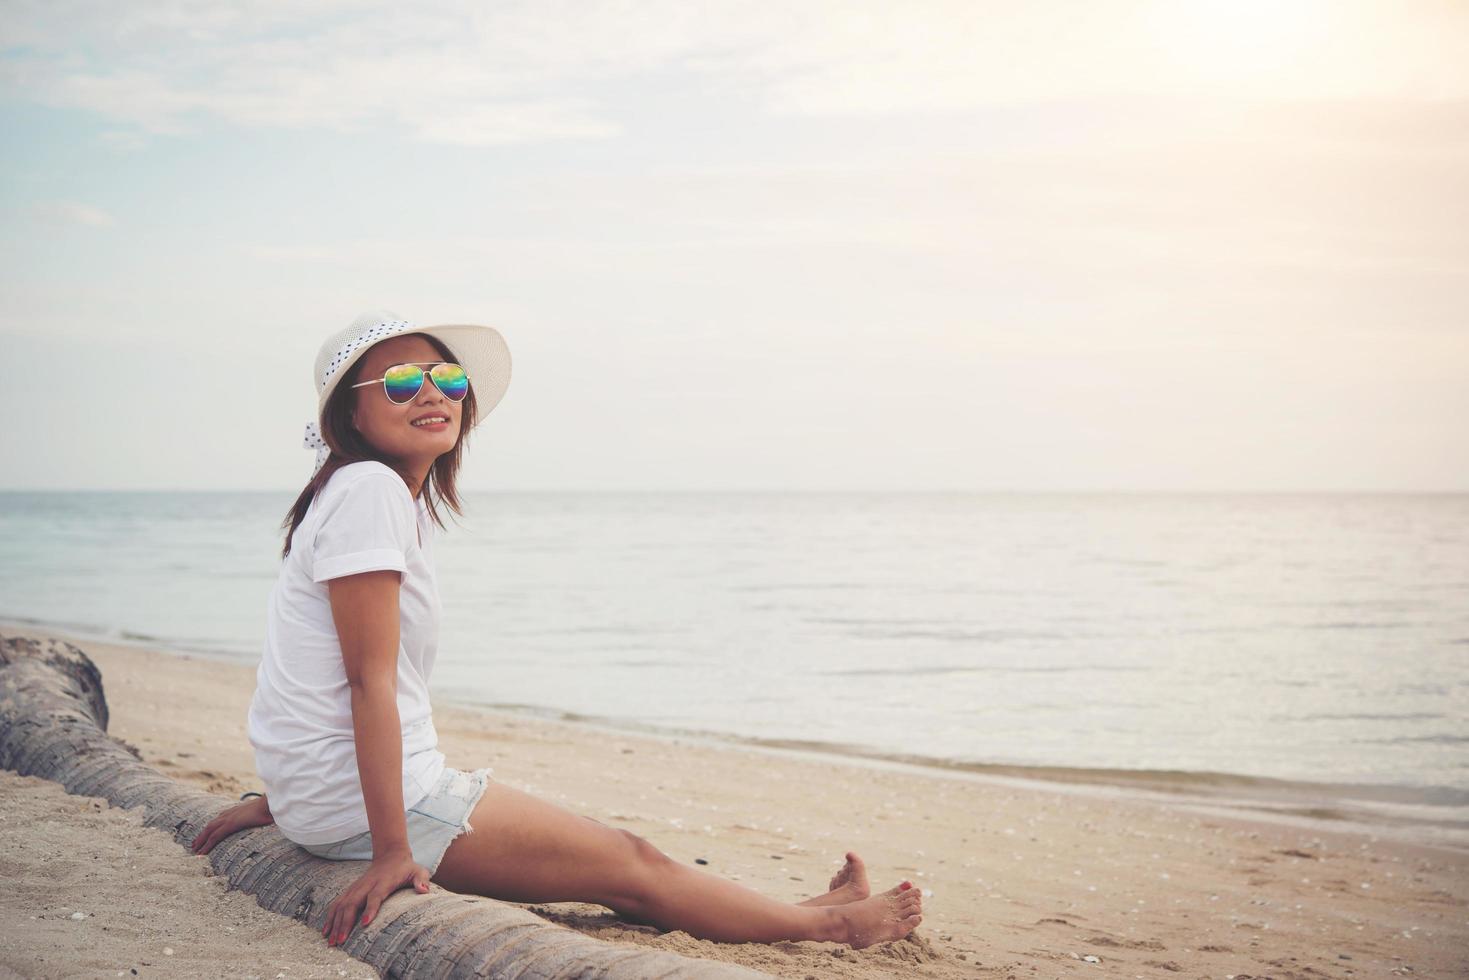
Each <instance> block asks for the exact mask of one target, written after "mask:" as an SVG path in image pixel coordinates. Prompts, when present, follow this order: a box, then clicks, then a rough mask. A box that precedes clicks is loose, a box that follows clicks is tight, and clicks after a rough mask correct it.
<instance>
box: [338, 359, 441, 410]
mask: <svg viewBox="0 0 1469 980" xmlns="http://www.w3.org/2000/svg"><path fill="white" fill-rule="evenodd" d="M428 364H432V365H433V370H432V371H425V370H424V369H423V368H424V366H425V365H428ZM425 376H427V377H430V378H433V379H434V385H435V387H437V388H438V389H439V390H440V391H442V392H443V393H444V397H445V398H447V399H449V400H450V401H455V402H457V401H463V400H464V396H465V395H467V394H469V375H467V374H465V373H464V368H462V367H460V366H459V365H458V364H452V363H450V362H448V361H416V362H413V363H409V364H394V365H392V366H391V367H389V368H388V369H387V370H386V371H384V372H383V376H382V377H381V378H373V379H372V380H371V381H359V382H358V383H357V384H355V385H353V386H352V387H353V388H361V387H362V386H364V385H375V384H381V385H382V386H383V391H384V392H386V393H387V396H388V401H390V402H392V403H393V404H394V405H407V404H408V403H409V402H411V401H413V399H415V398H417V397H418V392H419V391H420V390H421V389H422V388H423V379H424V377H425Z"/></svg>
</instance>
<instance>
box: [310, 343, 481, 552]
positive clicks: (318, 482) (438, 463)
mask: <svg viewBox="0 0 1469 980" xmlns="http://www.w3.org/2000/svg"><path fill="white" fill-rule="evenodd" d="M398 336H400V337H423V338H424V339H425V340H427V341H428V342H429V343H430V344H433V346H434V350H436V351H438V352H439V357H440V358H442V359H443V360H446V361H453V360H454V352H453V351H451V350H449V348H448V346H446V345H445V344H444V342H443V341H441V340H439V339H438V338H437V337H430V336H429V335H428V334H424V333H413V334H398ZM368 349H369V350H371V348H368ZM362 361H363V358H362V357H359V358H357V360H356V361H354V362H353V363H352V366H351V367H350V368H348V369H347V373H346V375H345V376H344V377H343V378H342V379H341V380H340V381H338V382H337V386H336V388H335V389H333V390H332V393H331V396H330V397H329V398H327V400H326V405H325V407H323V408H322V410H321V437H322V438H323V439H324V440H326V444H327V446H329V447H330V448H331V455H330V456H328V457H327V460H326V462H325V463H323V464H322V466H321V469H320V470H319V471H318V472H317V473H316V475H315V476H313V477H312V478H311V480H310V481H309V482H308V483H307V484H306V489H304V490H302V491H301V494H300V496H298V497H297V498H296V502H295V503H294V504H292V505H291V510H290V512H289V513H288V514H286V518H285V520H283V521H281V528H282V529H283V530H284V531H285V532H286V543H285V547H283V548H282V549H281V558H282V559H284V558H286V557H287V556H288V555H290V553H291V536H292V535H293V534H295V532H296V528H297V527H298V526H299V525H300V523H301V521H302V520H303V519H305V517H306V510H307V508H309V507H310V506H311V501H312V499H313V498H314V497H315V496H316V492H317V491H318V490H320V489H321V488H322V487H323V486H325V485H326V481H327V480H328V478H330V477H331V475H332V474H333V473H335V472H336V471H337V470H339V469H341V468H342V467H343V466H346V465H348V464H349V463H360V462H362V461H363V460H368V459H375V460H377V461H378V462H379V463H383V464H384V465H386V466H388V467H390V468H391V469H392V470H393V471H394V472H395V473H397V474H398V475H399V476H401V477H403V483H404V484H405V485H410V481H411V476H410V475H408V474H405V473H404V472H403V470H402V469H400V468H399V464H398V463H397V462H396V461H394V460H392V459H389V458H388V457H386V456H384V455H383V454H382V453H381V452H379V451H378V450H377V448H376V447H374V446H373V445H372V443H370V442H368V441H367V439H366V437H364V436H363V435H362V433H360V432H358V431H357V430H356V429H354V428H353V427H352V407H353V396H354V395H355V394H356V393H357V392H358V391H361V390H362V389H359V388H353V387H352V383H353V382H355V381H357V380H358V377H357V375H358V373H359V372H360V371H361V369H362ZM424 383H425V384H433V382H432V381H427V380H426V381H425V382H424ZM459 404H460V405H461V406H463V408H462V411H461V413H460V423H459V438H457V439H455V440H454V448H453V449H451V450H449V451H448V452H446V453H444V454H443V455H442V456H440V457H439V458H438V459H436V460H434V465H433V466H431V467H429V471H428V475H427V476H426V477H424V480H423V487H422V489H421V490H420V491H419V495H420V496H421V497H423V501H424V505H425V507H427V508H428V514H429V517H430V518H431V519H432V520H433V522H434V523H435V524H437V525H438V526H439V527H441V528H442V527H443V526H444V522H443V520H442V518H440V516H439V511H438V507H437V506H436V502H439V501H442V502H443V503H444V504H445V505H446V506H447V507H448V508H449V509H450V510H451V511H453V512H454V513H455V514H459V515H461V516H462V515H463V513H464V511H463V509H461V508H460V506H459V493H458V490H457V489H456V488H455V485H454V478H455V476H456V475H457V474H458V472H459V462H460V460H461V459H462V458H463V453H464V440H465V439H466V438H467V437H468V435H469V429H470V423H471V421H472V420H473V419H474V414H475V405H474V386H473V385H472V384H471V385H470V388H469V393H468V394H467V395H465V396H464V400H463V401H462V402H460V403H459ZM411 489H412V488H411V485H410V490H411Z"/></svg>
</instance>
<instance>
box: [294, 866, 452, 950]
mask: <svg viewBox="0 0 1469 980" xmlns="http://www.w3.org/2000/svg"><path fill="white" fill-rule="evenodd" d="M429 878H430V875H429V871H428V868H425V867H424V866H423V865H421V864H418V863H416V862H415V861H414V860H413V855H412V854H411V853H410V852H408V851H389V852H388V853H387V854H384V855H382V856H381V857H374V858H373V859H372V866H371V867H369V868H368V869H367V870H366V871H365V872H363V874H362V877H361V878H358V879H357V880H356V881H354V882H353V883H352V884H351V885H349V886H348V887H347V890H346V891H344V892H342V894H340V895H338V896H337V898H336V900H335V901H334V902H332V904H331V905H329V906H327V910H326V925H325V926H323V927H322V930H321V934H322V935H323V936H325V937H326V944H327V945H328V946H337V945H340V944H342V943H344V942H346V941H347V937H348V936H350V935H351V934H352V930H353V929H354V928H356V927H357V914H358V913H359V912H362V911H363V906H364V905H365V906H366V912H365V913H364V914H363V916H362V925H364V926H365V925H367V924H368V923H369V922H371V921H372V919H373V916H375V915H377V910H378V906H380V905H382V903H383V899H385V898H387V897H388V896H389V895H391V894H393V892H395V891H397V890H398V889H400V888H407V887H409V886H410V885H411V886H413V888H414V889H415V890H416V891H417V892H418V893H419V894H420V895H422V894H424V893H425V892H427V891H428V881H429Z"/></svg>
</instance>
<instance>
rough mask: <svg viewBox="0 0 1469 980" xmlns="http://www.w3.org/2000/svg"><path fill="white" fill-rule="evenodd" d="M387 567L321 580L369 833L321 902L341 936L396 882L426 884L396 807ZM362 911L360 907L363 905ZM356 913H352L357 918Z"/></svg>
mask: <svg viewBox="0 0 1469 980" xmlns="http://www.w3.org/2000/svg"><path fill="white" fill-rule="evenodd" d="M400 583H401V579H400V578H399V574H398V572H396V571H393V570H391V569H384V570H379V571H372V572H360V573H358V574H356V575H344V576H341V577H340V578H334V579H328V580H327V592H328V594H329V595H330V597H331V603H332V620H333V621H334V622H335V623H336V626H337V637H338V639H340V640H341V647H342V662H343V663H344V664H346V667H347V684H348V685H349V686H350V687H351V689H352V735H353V738H354V739H355V740H356V743H357V775H358V777H359V778H360V779H361V781H362V799H363V802H364V803H365V804H366V806H367V825H368V829H369V830H371V832H372V864H371V865H369V866H368V869H367V871H365V872H364V873H363V874H362V876H361V877H360V878H358V879H357V880H356V881H355V882H353V883H352V884H351V885H350V886H348V888H347V890H346V891H344V892H342V894H340V895H338V896H337V897H336V899H334V900H333V901H332V903H331V905H329V906H327V913H326V925H325V926H323V927H322V930H321V931H322V934H323V935H325V936H326V937H327V944H328V945H335V944H337V943H341V942H345V941H346V939H347V937H348V936H349V935H351V933H352V930H353V928H355V927H356V926H357V924H358V922H359V921H360V922H361V924H363V925H366V924H367V923H369V922H371V921H372V919H373V916H375V915H376V914H377V910H378V907H379V906H380V905H381V904H382V902H383V900H384V899H385V898H387V897H388V896H389V895H391V894H392V893H393V892H395V891H397V890H398V889H400V888H406V887H408V886H410V885H411V886H413V887H414V889H415V890H417V891H418V892H419V893H420V894H422V893H425V892H427V891H428V883H429V872H428V869H427V868H425V867H423V866H422V865H420V864H418V863H417V862H415V861H414V860H413V850H412V848H410V847H409V845H408V818H407V815H406V813H405V812H404V809H403V731H402V728H401V722H400V719H399V717H398V644H399V639H400V637H399V632H398V630H399V623H398V589H399V586H400ZM364 910H365V912H364ZM359 916H361V918H360V919H359V918H358V917H359Z"/></svg>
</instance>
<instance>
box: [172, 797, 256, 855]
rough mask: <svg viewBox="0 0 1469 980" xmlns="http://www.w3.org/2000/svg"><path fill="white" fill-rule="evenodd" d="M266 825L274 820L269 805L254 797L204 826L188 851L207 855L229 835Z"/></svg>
mask: <svg viewBox="0 0 1469 980" xmlns="http://www.w3.org/2000/svg"><path fill="white" fill-rule="evenodd" d="M268 823H275V818H274V817H272V816H271V815H270V804H268V803H266V802H265V797H263V796H256V797H253V798H251V799H249V800H246V801H245V802H244V803H241V804H239V805H237V806H232V807H230V808H229V809H228V810H225V811H224V812H223V813H221V814H220V815H219V816H217V817H215V818H214V819H213V820H211V821H209V823H207V824H205V825H204V829H203V830H201V831H199V835H198V836H197V837H195V838H194V843H193V846H192V847H191V848H190V849H191V850H192V851H193V852H194V853H195V854H208V853H209V852H210V851H211V850H213V849H214V845H215V844H218V843H219V842H220V841H222V840H224V839H225V838H226V837H228V836H229V835H230V834H237V833H239V832H240V831H242V830H249V829H250V828H251V827H264V826H265V825H266V824H268Z"/></svg>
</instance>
